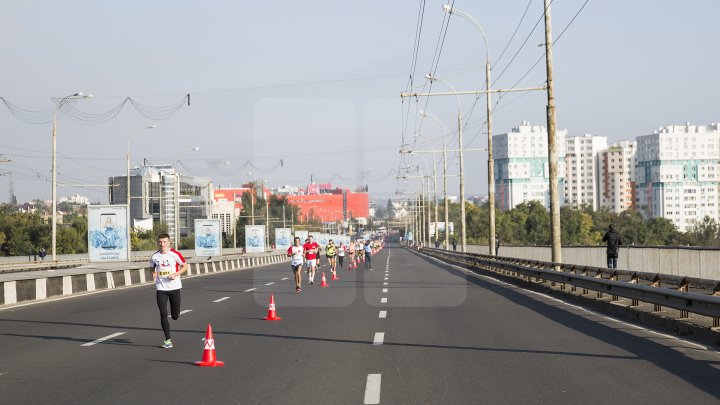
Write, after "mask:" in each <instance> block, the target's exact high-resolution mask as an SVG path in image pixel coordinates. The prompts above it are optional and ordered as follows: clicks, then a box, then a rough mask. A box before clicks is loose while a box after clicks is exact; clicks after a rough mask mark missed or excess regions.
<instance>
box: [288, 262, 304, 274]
mask: <svg viewBox="0 0 720 405" xmlns="http://www.w3.org/2000/svg"><path fill="white" fill-rule="evenodd" d="M302 266H303V265H302V263H300V264H298V265H294V264H291V265H290V267H291V268H292V272H293V274H294V273H297V272H298V271H300V269H302Z"/></svg>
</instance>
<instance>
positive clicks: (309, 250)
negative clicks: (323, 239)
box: [303, 241, 320, 260]
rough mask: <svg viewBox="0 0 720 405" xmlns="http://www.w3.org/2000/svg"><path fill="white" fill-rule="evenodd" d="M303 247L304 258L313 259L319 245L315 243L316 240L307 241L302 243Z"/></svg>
mask: <svg viewBox="0 0 720 405" xmlns="http://www.w3.org/2000/svg"><path fill="white" fill-rule="evenodd" d="M303 249H305V258H306V259H308V260H315V258H317V251H318V249H320V245H318V244H317V242H315V241H313V242H308V243H306V244H304V245H303Z"/></svg>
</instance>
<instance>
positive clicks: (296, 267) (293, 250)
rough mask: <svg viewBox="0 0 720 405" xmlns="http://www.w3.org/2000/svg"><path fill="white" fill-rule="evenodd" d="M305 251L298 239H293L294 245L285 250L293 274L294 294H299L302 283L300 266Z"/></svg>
mask: <svg viewBox="0 0 720 405" xmlns="http://www.w3.org/2000/svg"><path fill="white" fill-rule="evenodd" d="M304 253H305V249H303V247H302V245H301V244H300V238H299V237H295V244H294V245H293V246H290V247H289V248H288V250H287V255H288V257H290V258H291V259H290V267H292V271H293V274H294V275H295V292H298V293H299V292H300V291H302V289H301V288H300V285H301V282H302V265H303V258H304V256H305V254H304Z"/></svg>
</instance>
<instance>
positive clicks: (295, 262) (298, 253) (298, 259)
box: [288, 246, 305, 266]
mask: <svg viewBox="0 0 720 405" xmlns="http://www.w3.org/2000/svg"><path fill="white" fill-rule="evenodd" d="M304 252H305V249H303V247H302V246H290V247H289V248H288V254H289V255H292V257H291V258H290V265H291V266H300V265H301V264H303V253H304Z"/></svg>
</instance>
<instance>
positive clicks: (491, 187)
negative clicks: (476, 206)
mask: <svg viewBox="0 0 720 405" xmlns="http://www.w3.org/2000/svg"><path fill="white" fill-rule="evenodd" d="M443 11H445V12H446V13H448V14H457V15H459V16H460V17H462V18H464V19H465V20H467V21H469V22H470V23H471V24H472V25H474V26H475V28H477V29H478V31H480V33H481V34H482V37H483V41H485V90H486V92H485V96H486V103H487V108H486V112H487V133H488V134H487V145H488V146H487V148H488V163H487V164H488V172H487V173H488V174H487V176H488V222H489V223H490V226H489V231H488V241H489V242H488V245H489V247H490V255H491V256H495V254H496V252H495V161H494V159H493V149H492V100H491V99H492V96H491V94H492V93H491V92H490V47H489V46H488V41H487V36H486V35H485V30H484V29H483V27H482V26H481V25H480V23H478V22H477V21H476V20H475V19H474V18H473V17H472V16H471V15H469V14H468V13H466V12H464V11H462V10H458V9H456V8H455V7H453V6H451V5H449V4H444V5H443Z"/></svg>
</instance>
